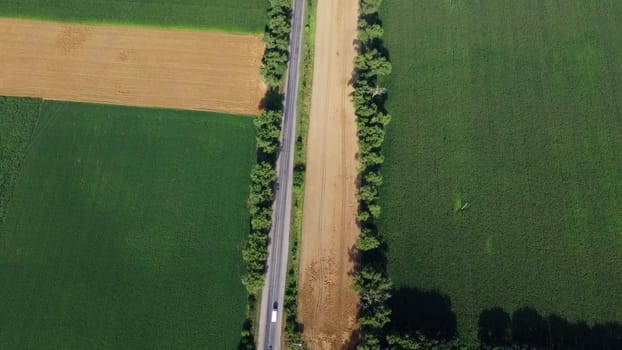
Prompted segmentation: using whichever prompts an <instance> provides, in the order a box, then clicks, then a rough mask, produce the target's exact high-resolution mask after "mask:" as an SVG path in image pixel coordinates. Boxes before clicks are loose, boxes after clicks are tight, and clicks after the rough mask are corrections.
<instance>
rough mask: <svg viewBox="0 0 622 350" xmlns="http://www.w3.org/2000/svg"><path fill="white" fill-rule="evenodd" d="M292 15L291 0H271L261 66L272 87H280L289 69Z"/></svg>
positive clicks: (269, 85) (266, 79)
mask: <svg viewBox="0 0 622 350" xmlns="http://www.w3.org/2000/svg"><path fill="white" fill-rule="evenodd" d="M291 16H292V4H291V0H270V9H269V10H268V24H267V25H266V31H265V35H264V38H263V41H264V43H265V44H266V50H265V52H264V56H263V60H262V66H261V68H260V71H261V74H262V75H263V77H264V81H265V82H266V84H267V85H268V87H270V88H278V87H279V85H280V84H281V81H282V78H283V75H284V74H285V72H286V71H287V60H288V57H289V52H288V51H289V33H290V31H291Z"/></svg>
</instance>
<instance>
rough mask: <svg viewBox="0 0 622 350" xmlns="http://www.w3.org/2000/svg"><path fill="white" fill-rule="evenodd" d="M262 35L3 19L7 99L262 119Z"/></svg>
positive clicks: (0, 68) (1, 55)
mask: <svg viewBox="0 0 622 350" xmlns="http://www.w3.org/2000/svg"><path fill="white" fill-rule="evenodd" d="M263 50H264V44H263V42H262V36H261V35H236V34H225V33H211V32H203V31H194V30H166V29H152V28H139V27H125V26H92V25H80V24H64V23H56V22H42V21H32V20H19V19H8V18H1V19H0V62H2V64H1V65H0V95H5V96H29V97H40V98H45V99H51V100H66V101H82V102H97V103H110V104H117V105H133V106H149V107H164V108H179V109H192V110H203V111H216V112H225V113H234V114H252V115H255V114H258V113H259V112H260V103H261V99H262V97H263V95H264V92H265V88H264V84H263V80H262V78H261V75H260V74H259V66H260V64H261V57H262V54H263Z"/></svg>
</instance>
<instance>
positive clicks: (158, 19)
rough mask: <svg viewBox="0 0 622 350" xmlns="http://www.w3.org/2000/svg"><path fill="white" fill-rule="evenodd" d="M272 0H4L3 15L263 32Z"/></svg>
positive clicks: (0, 7) (67, 20)
mask: <svg viewBox="0 0 622 350" xmlns="http://www.w3.org/2000/svg"><path fill="white" fill-rule="evenodd" d="M267 7H268V0H207V1H206V0H176V1H173V2H171V1H165V0H134V1H130V0H119V1H108V0H59V1H47V0H3V1H2V5H1V6H0V17H14V18H26V19H41V20H52V21H60V22H78V23H91V24H111V25H115V24H123V25H139V26H154V27H164V28H168V27H172V28H187V29H206V30H215V31H224V32H235V33H261V32H262V31H263V28H264V25H265V13H266V9H267Z"/></svg>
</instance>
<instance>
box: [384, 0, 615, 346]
mask: <svg viewBox="0 0 622 350" xmlns="http://www.w3.org/2000/svg"><path fill="white" fill-rule="evenodd" d="M381 18H382V19H383V23H384V24H385V30H386V35H385V39H386V45H387V47H388V49H389V52H390V55H391V60H392V63H393V74H392V76H391V77H390V79H389V80H388V81H387V82H386V83H387V86H388V88H389V95H390V96H389V101H388V102H389V103H388V109H389V111H390V112H391V113H392V115H393V121H392V123H391V124H390V125H389V127H388V130H387V140H386V143H385V145H386V146H385V147H384V151H385V154H386V163H385V165H384V166H383V174H384V175H385V181H384V183H385V185H384V187H383V188H382V193H381V195H380V197H381V204H382V208H383V209H384V210H383V218H382V222H381V225H380V230H381V232H384V233H385V234H386V235H387V238H388V247H389V254H388V259H389V260H388V268H389V273H390V276H391V278H392V279H393V281H394V282H395V284H396V286H397V287H398V292H399V290H400V287H402V286H409V287H414V288H417V289H420V290H424V291H434V290H435V291H438V292H439V293H441V294H446V295H448V296H449V298H450V300H451V310H452V312H455V314H456V316H457V323H458V324H457V330H458V332H459V333H460V335H461V337H462V338H463V339H466V340H473V339H474V338H475V337H476V332H477V322H478V317H479V315H480V312H481V311H482V310H483V309H486V308H490V307H493V306H500V307H502V308H503V309H505V310H506V311H507V312H510V313H511V312H513V311H514V310H516V309H517V308H519V307H524V306H530V307H534V308H535V309H536V310H537V311H539V312H540V313H541V314H543V315H547V314H549V313H555V314H559V315H560V316H562V317H565V318H567V319H568V320H573V321H574V320H585V321H587V322H588V323H591V322H595V321H605V320H611V321H622V299H621V298H620V297H619V292H620V290H622V267H621V266H620V264H619V262H620V261H622V159H621V157H620V150H621V149H622V138H621V137H620V132H621V130H622V102H621V101H622V39H621V38H622V26H620V22H621V21H622V2H620V1H614V0H604V1H594V0H579V1H553V0H524V1H512V0H482V1H460V0H453V1H437V0H420V1H412V0H392V1H385V2H384V4H383V8H382V13H381ZM467 203H468V204H469V205H468V206H467V208H465V209H464V210H463V211H461V210H459V209H458V210H455V208H461V207H462V206H464V205H465V204H467ZM414 295H420V296H421V295H422V294H421V293H414ZM428 296H429V295H428ZM428 300H429V301H433V300H440V301H442V298H441V299H434V298H428ZM441 304H442V303H441ZM420 307H421V309H413V310H412V313H413V314H416V313H418V312H420V314H423V315H425V313H424V311H425V310H424V309H425V305H420ZM428 311H430V309H428ZM415 317H416V316H415ZM424 317H425V316H424ZM419 321H420V324H421V323H423V324H425V323H426V322H436V321H439V320H434V321H433V320H421V319H420V320H419ZM440 321H442V320H440ZM449 321H450V320H449Z"/></svg>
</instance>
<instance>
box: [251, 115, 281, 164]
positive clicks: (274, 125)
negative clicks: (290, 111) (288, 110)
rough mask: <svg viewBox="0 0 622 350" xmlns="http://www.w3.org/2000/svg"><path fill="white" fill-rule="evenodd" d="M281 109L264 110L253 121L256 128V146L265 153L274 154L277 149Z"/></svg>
mask: <svg viewBox="0 0 622 350" xmlns="http://www.w3.org/2000/svg"><path fill="white" fill-rule="evenodd" d="M281 120H282V114H281V111H278V110H277V111H274V110H271V111H264V112H263V113H261V114H260V115H259V116H257V117H255V119H254V120H253V122H254V123H255V128H256V129H257V147H258V148H259V149H261V150H262V151H263V152H264V153H266V154H274V153H275V152H276V151H277V150H278V149H279V145H280V142H279V138H280V136H281Z"/></svg>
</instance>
